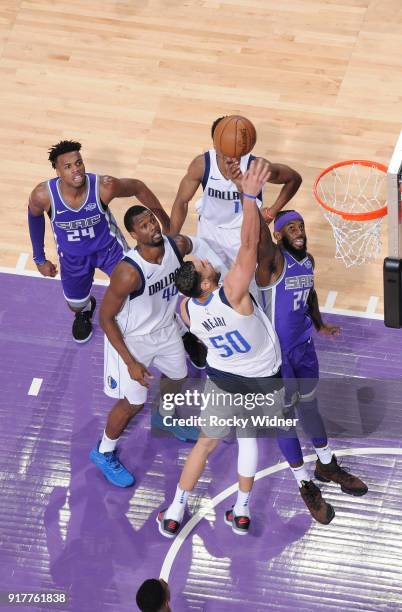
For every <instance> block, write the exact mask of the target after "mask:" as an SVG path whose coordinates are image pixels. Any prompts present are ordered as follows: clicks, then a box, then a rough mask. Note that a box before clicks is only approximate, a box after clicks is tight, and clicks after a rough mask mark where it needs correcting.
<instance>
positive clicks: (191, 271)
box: [174, 261, 202, 298]
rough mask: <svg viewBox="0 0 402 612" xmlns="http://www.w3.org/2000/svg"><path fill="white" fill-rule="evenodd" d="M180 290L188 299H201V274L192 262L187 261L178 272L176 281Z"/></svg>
mask: <svg viewBox="0 0 402 612" xmlns="http://www.w3.org/2000/svg"><path fill="white" fill-rule="evenodd" d="M174 282H175V283H176V287H177V288H178V290H179V291H180V292H181V293H183V294H184V295H186V296H187V297H195V298H196V297H200V295H201V294H202V290H201V274H200V273H199V272H197V270H196V269H195V266H194V264H193V262H192V261H185V262H184V263H183V264H182V266H181V268H179V269H178V270H177V272H176V276H175V279H174Z"/></svg>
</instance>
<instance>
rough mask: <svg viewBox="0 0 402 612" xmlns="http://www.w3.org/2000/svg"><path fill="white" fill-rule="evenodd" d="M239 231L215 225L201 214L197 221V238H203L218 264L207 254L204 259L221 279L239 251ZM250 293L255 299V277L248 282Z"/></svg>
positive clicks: (238, 229)
mask: <svg viewBox="0 0 402 612" xmlns="http://www.w3.org/2000/svg"><path fill="white" fill-rule="evenodd" d="M240 232H241V228H240V227H233V228H231V227H217V226H216V225H214V224H213V223H211V222H210V221H207V219H205V218H204V217H202V216H201V217H200V220H199V221H198V229H197V236H198V238H203V239H204V240H205V242H206V243H208V246H209V247H210V248H211V250H212V251H214V253H216V256H217V257H218V262H220V265H219V263H218V264H217V263H216V262H215V261H212V258H211V257H208V254H206V259H208V260H209V261H210V263H211V264H212V265H213V266H214V268H215V270H218V272H220V273H221V281H222V280H223V279H224V278H225V275H226V273H227V272H228V271H229V269H230V267H231V266H232V264H233V263H234V261H235V259H236V257H237V253H238V252H239V249H240V244H241V241H240ZM250 293H251V294H252V295H253V297H254V298H255V299H257V296H258V289H257V283H256V281H255V278H253V279H252V281H251V283H250Z"/></svg>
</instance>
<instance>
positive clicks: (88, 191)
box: [28, 140, 169, 343]
mask: <svg viewBox="0 0 402 612" xmlns="http://www.w3.org/2000/svg"><path fill="white" fill-rule="evenodd" d="M80 150H81V144H80V143H79V142H74V141H71V140H63V141H61V142H59V143H58V144H56V145H54V146H53V147H52V148H51V149H50V150H49V161H50V162H51V164H52V167H53V168H54V169H55V170H56V173H57V177H56V178H53V179H50V180H49V181H46V182H43V183H40V184H39V185H37V186H36V187H35V189H34V190H33V191H32V193H31V195H30V197H29V204H28V224H29V233H30V236H31V241H32V247H33V259H34V261H35V263H36V266H37V268H38V270H39V272H40V273H41V274H42V275H43V276H52V277H54V276H56V274H57V268H56V266H55V265H54V264H53V263H52V262H51V261H49V260H48V259H46V256H45V251H44V236H45V217H44V213H45V212H46V213H47V214H48V216H49V219H50V222H51V226H52V230H53V234H54V238H55V241H56V247H57V254H58V256H59V261H60V276H61V282H62V286H63V292H64V297H65V298H66V300H67V304H68V306H69V308H70V309H71V310H72V311H73V312H74V313H75V319H74V323H73V329H72V333H73V338H74V340H75V341H76V342H81V343H82V342H87V340H89V339H90V337H91V336H92V323H91V319H92V315H93V313H94V310H95V306H96V301H95V298H94V297H93V296H91V288H92V283H93V278H94V273H95V269H96V268H99V269H100V270H102V271H103V272H105V273H106V274H108V275H109V276H110V274H111V273H112V270H113V268H114V267H115V266H116V264H117V263H118V262H119V261H120V260H121V258H122V257H123V253H124V252H125V251H126V250H128V246H127V243H126V241H125V239H124V237H123V235H122V233H121V232H120V230H119V228H118V227H117V224H116V221H115V219H114V217H113V215H112V214H111V212H110V210H109V204H110V202H111V201H112V200H113V198H125V197H131V196H135V197H136V198H137V199H138V200H139V201H140V202H141V203H142V204H144V205H145V206H146V207H147V208H149V209H150V210H152V211H153V212H154V213H155V215H156V216H157V217H158V219H159V220H160V222H161V223H162V226H163V228H164V231H168V229H169V217H168V215H167V214H166V213H165V211H164V210H163V208H162V206H161V204H160V202H159V200H158V199H157V198H156V196H155V195H154V194H153V193H152V191H151V190H150V189H149V188H148V187H147V186H146V185H145V184H144V183H143V182H142V181H140V180H137V179H130V178H124V179H117V178H114V177H112V176H98V175H97V174H91V173H89V172H86V171H85V166H84V161H83V159H82V157H81V153H80Z"/></svg>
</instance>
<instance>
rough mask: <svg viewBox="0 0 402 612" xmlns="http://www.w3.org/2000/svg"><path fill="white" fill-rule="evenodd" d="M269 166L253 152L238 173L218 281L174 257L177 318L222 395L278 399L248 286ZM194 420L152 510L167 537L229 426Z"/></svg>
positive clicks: (246, 462)
mask: <svg viewBox="0 0 402 612" xmlns="http://www.w3.org/2000/svg"><path fill="white" fill-rule="evenodd" d="M269 172H270V165H269V164H268V162H266V161H264V160H262V159H259V160H257V161H253V162H252V163H251V165H250V168H249V170H246V172H245V174H244V176H243V179H242V191H243V194H242V198H243V209H244V215H243V224H242V228H241V246H240V250H239V252H238V255H237V257H236V260H235V263H234V264H233V266H232V267H231V269H230V271H229V272H228V273H227V275H226V276H225V278H224V281H223V286H222V287H221V288H219V287H218V279H219V276H218V273H217V271H216V270H215V269H214V268H213V266H212V265H211V263H210V262H208V261H205V260H204V261H203V260H200V259H195V260H194V261H193V262H186V263H184V264H183V265H182V267H181V268H180V270H179V272H178V274H177V277H176V285H177V287H178V288H179V291H181V292H182V293H184V295H187V296H189V298H190V299H187V300H183V302H182V305H181V306H182V307H181V313H182V317H183V319H184V320H185V322H186V323H187V325H188V326H189V328H190V331H191V332H192V333H194V334H195V335H196V336H198V337H199V338H200V339H201V340H202V341H203V342H204V343H205V344H207V346H208V357H207V374H208V381H207V387H208V392H211V391H213V390H214V389H216V390H217V391H218V392H220V395H222V390H223V391H226V392H227V395H229V394H230V393H233V392H236V393H237V391H235V390H239V389H242V390H246V391H247V392H248V391H254V392H256V391H261V390H262V389H265V390H266V392H268V393H272V395H273V396H274V398H275V402H274V403H275V404H277V405H279V406H280V407H282V403H283V383H282V379H281V374H280V365H281V353H280V348H279V342H278V338H277V336H276V334H275V332H274V331H273V328H272V326H271V324H270V322H269V320H268V318H267V317H266V316H265V315H264V313H263V312H262V310H261V309H260V308H259V307H258V306H257V304H256V302H255V301H254V300H253V299H252V297H251V296H250V293H249V286H250V282H251V279H252V278H253V276H254V273H255V268H256V264H257V244H258V238H259V233H260V216H259V213H258V208H257V204H256V199H257V195H258V193H259V192H260V191H261V188H262V185H263V184H264V182H265V181H266V179H267V176H268V175H269ZM190 296H191V297H190ZM241 393H243V392H242V391H241ZM204 416H205V415H204ZM224 416H228V415H227V414H225V415H224ZM206 421H208V418H206ZM201 428H202V431H203V433H202V434H201V435H200V438H199V439H198V442H197V443H196V445H195V447H194V448H193V450H192V451H191V453H190V455H189V457H188V459H187V461H186V464H185V466H184V469H183V472H182V474H181V477H180V481H179V484H178V486H177V490H176V495H175V497H174V500H173V502H172V504H171V505H170V506H169V507H168V508H167V509H166V510H162V511H161V512H159V514H158V517H157V522H158V525H159V531H160V533H161V534H162V535H164V536H166V537H168V538H172V537H174V536H175V535H176V533H177V532H178V530H179V528H180V524H181V522H182V519H183V515H184V509H185V505H186V501H187V498H188V495H189V493H190V492H191V491H192V490H193V488H194V487H195V485H196V483H197V481H198V479H199V477H200V476H201V474H202V472H203V470H204V467H205V464H206V461H207V458H208V456H209V454H210V453H211V452H212V451H213V450H214V449H215V448H216V446H217V445H218V443H219V438H220V437H223V436H225V435H227V433H228V432H227V431H226V430H227V429H229V430H230V428H225V427H224V428H223V430H222V431H218V430H217V429H214V427H213V426H212V427H211V426H210V424H209V423H208V422H206V425H205V426H204V425H201ZM237 433H238V438H237V439H238V445H239V458H238V475H239V490H238V495H237V502H236V504H235V506H234V508H233V509H231V510H228V511H227V512H226V513H225V522H226V523H227V524H229V525H231V527H232V529H233V531H234V532H235V533H237V534H239V535H244V534H246V533H247V532H248V529H249V525H250V514H249V509H248V502H249V497H250V492H251V488H252V486H253V482H254V476H255V473H256V469H257V458H258V457H257V455H258V449H257V440H256V438H255V436H253V437H241V436H240V435H239V432H237Z"/></svg>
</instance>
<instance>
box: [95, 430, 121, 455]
mask: <svg viewBox="0 0 402 612" xmlns="http://www.w3.org/2000/svg"><path fill="white" fill-rule="evenodd" d="M118 441H119V438H116V440H112V439H111V438H108V437H107V435H106V432H105V431H104V432H103V436H102V442H101V443H100V444H99V452H100V453H112V452H113V451H114V449H115V448H116V446H117V442H118Z"/></svg>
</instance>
